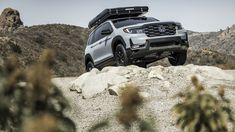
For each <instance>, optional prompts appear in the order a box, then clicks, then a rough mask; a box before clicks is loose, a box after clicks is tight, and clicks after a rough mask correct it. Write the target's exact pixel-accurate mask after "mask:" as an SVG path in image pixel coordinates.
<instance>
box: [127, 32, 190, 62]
mask: <svg viewBox="0 0 235 132" xmlns="http://www.w3.org/2000/svg"><path fill="white" fill-rule="evenodd" d="M140 39H141V38H140ZM141 41H142V42H140V44H136V42H138V41H137V40H136V39H130V48H129V49H128V50H127V51H128V56H129V58H132V59H134V58H141V57H145V56H148V55H151V54H156V53H162V52H172V51H178V52H180V51H186V50H187V49H188V47H189V43H188V36H187V34H185V35H183V36H181V35H174V36H168V37H161V38H148V39H145V40H144V39H142V40H141ZM143 42H144V43H143ZM136 45H138V46H139V47H137V48H136V47H135V48H133V47H134V46H136Z"/></svg>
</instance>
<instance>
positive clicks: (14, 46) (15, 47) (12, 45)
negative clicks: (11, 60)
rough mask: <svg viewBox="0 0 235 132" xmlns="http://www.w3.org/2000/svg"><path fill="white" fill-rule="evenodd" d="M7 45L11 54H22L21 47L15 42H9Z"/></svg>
mask: <svg viewBox="0 0 235 132" xmlns="http://www.w3.org/2000/svg"><path fill="white" fill-rule="evenodd" d="M8 45H9V46H10V48H11V50H12V51H13V52H15V53H19V54H20V53H22V50H21V47H20V46H19V45H18V44H16V42H15V41H13V40H9V41H8Z"/></svg>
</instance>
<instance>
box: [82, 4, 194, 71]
mask: <svg viewBox="0 0 235 132" xmlns="http://www.w3.org/2000/svg"><path fill="white" fill-rule="evenodd" d="M146 12H148V7H145V6H143V7H124V8H114V9H106V10H104V11H103V12H101V13H100V14H99V15H98V16H97V17H95V18H94V19H93V20H92V21H91V22H90V23H89V25H88V26H89V28H90V29H92V30H93V31H92V32H91V33H90V35H89V39H88V42H87V46H86V50H85V66H86V70H87V71H90V70H91V69H92V68H94V67H95V68H98V69H102V68H103V67H105V66H109V65H117V66H126V65H130V64H134V65H138V66H141V67H146V66H147V64H149V63H152V62H154V61H157V60H160V59H163V58H166V57H167V58H168V60H169V62H170V64H172V65H173V66H177V65H183V64H184V63H185V61H186V58H187V49H188V47H189V44H188V35H187V31H186V30H185V29H183V27H182V25H181V24H180V23H178V22H173V21H164V22H163V21H159V20H157V19H155V18H152V17H145V16H143V14H144V13H146Z"/></svg>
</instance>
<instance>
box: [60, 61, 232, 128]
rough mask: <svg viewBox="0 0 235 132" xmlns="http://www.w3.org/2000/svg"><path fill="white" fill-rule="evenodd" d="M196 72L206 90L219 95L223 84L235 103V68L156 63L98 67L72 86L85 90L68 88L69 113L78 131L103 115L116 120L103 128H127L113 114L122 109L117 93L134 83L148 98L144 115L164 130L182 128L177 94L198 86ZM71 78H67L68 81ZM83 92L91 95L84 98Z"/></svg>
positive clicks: (229, 97) (100, 118)
mask: <svg viewBox="0 0 235 132" xmlns="http://www.w3.org/2000/svg"><path fill="white" fill-rule="evenodd" d="M192 76H197V77H198V78H199V80H200V82H202V83H203V86H205V89H206V92H208V93H210V94H212V95H215V96H217V95H218V94H217V89H218V88H220V86H221V85H223V86H224V88H225V96H226V98H228V99H230V101H231V105H232V106H233V107H235V80H234V77H233V76H235V71H225V70H221V69H219V68H216V67H210V66H197V65H186V66H177V67H174V66H171V67H162V66H154V67H150V68H147V69H144V68H139V67H136V66H127V67H106V68H104V69H103V70H102V71H98V70H96V69H94V70H92V71H91V72H89V73H85V74H83V75H82V76H80V77H79V78H77V80H75V81H73V82H72V84H73V85H72V87H71V88H72V89H74V90H77V91H78V90H80V92H82V93H81V94H74V93H70V92H67V91H65V95H66V96H67V97H68V98H69V99H70V100H71V104H72V112H70V113H69V116H70V117H72V119H74V121H75V122H76V123H77V129H78V131H88V130H89V128H90V126H92V125H93V124H95V123H97V122H100V121H102V119H113V120H114V121H113V120H111V121H110V126H113V127H109V128H105V129H104V130H103V129H102V130H101V131H125V129H123V128H122V127H120V125H118V123H116V120H115V119H116V118H111V117H112V115H114V114H115V113H117V112H118V111H119V110H120V100H119V97H116V96H119V95H120V93H121V92H122V90H123V88H125V87H126V86H128V84H129V83H132V84H134V85H135V86H137V87H138V88H139V91H140V93H139V94H140V95H141V97H143V98H144V99H145V100H144V105H143V107H140V108H139V111H138V113H139V114H140V115H141V117H143V118H144V119H146V120H147V119H148V117H151V118H152V119H154V120H155V121H156V126H157V128H158V130H159V131H161V132H180V130H179V129H178V127H177V126H176V124H175V120H176V119H175V116H174V115H173V113H172V107H173V106H174V105H175V104H177V103H178V102H180V101H181V100H180V99H179V98H173V97H174V96H175V95H176V94H177V93H179V92H184V91H186V90H189V89H193V88H194V87H193V86H192V82H191V77H192ZM127 78H128V79H127ZM67 81H68V79H65V81H64V82H65V83H66V82H67ZM58 82H60V80H58ZM61 84H62V83H61ZM60 86H62V85H60ZM70 86H71V85H70ZM100 93H101V94H100ZM110 94H111V95H116V96H110ZM81 96H83V97H84V98H91V99H81ZM92 97H93V98H92ZM217 97H218V96H217ZM78 113H79V114H78ZM110 116H111V117H110ZM133 127H134V128H133V129H132V130H133V131H135V130H138V128H137V129H136V128H135V125H134V126H133Z"/></svg>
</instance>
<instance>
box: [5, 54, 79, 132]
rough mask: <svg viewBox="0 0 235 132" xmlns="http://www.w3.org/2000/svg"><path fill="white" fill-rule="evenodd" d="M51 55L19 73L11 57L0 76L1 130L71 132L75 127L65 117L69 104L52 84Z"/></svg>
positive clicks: (43, 57) (46, 55) (14, 59)
mask: <svg viewBox="0 0 235 132" xmlns="http://www.w3.org/2000/svg"><path fill="white" fill-rule="evenodd" d="M53 58H54V54H53V52H52V51H50V50H46V51H44V53H43V55H42V56H41V57H40V60H39V62H38V63H36V64H34V65H32V66H30V67H29V68H27V69H26V70H22V69H19V68H18V67H19V64H18V60H17V59H16V57H15V56H10V57H9V58H8V59H7V60H6V61H5V62H4V66H3V67H2V68H1V70H0V71H1V72H0V98H1V100H0V115H1V118H0V130H4V131H23V132H31V131H32V130H33V131H36V132H37V131H45V132H53V131H54V132H58V131H62V132H72V131H75V124H74V123H73V121H72V120H71V119H69V118H68V117H66V116H65V115H64V111H65V110H67V109H68V108H69V104H68V101H67V100H66V98H65V97H64V96H63V94H62V93H61V91H60V90H59V89H58V88H57V87H56V86H54V85H53V83H52V82H51V77H52V75H51V71H50V67H51V66H52V64H53Z"/></svg>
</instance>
